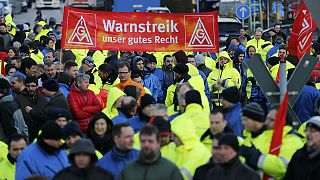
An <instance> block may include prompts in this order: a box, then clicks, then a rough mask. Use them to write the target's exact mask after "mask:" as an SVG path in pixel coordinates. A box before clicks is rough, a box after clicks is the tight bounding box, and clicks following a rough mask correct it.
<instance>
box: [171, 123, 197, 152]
mask: <svg viewBox="0 0 320 180" xmlns="http://www.w3.org/2000/svg"><path fill="white" fill-rule="evenodd" d="M171 130H172V132H173V133H174V134H176V135H177V136H178V137H179V138H180V140H181V142H182V143H183V145H182V146H184V149H186V150H190V149H192V148H193V147H194V146H196V145H197V143H198V142H199V137H198V136H197V134H196V131H195V128H194V126H193V124H192V122H191V121H190V120H189V119H188V120H185V119H183V120H182V119H179V120H178V121H177V120H175V121H173V122H172V126H171Z"/></svg>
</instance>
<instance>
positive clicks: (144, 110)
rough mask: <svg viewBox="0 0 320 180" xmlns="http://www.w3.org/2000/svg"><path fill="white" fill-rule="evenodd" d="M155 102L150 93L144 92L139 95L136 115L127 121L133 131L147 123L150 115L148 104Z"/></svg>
mask: <svg viewBox="0 0 320 180" xmlns="http://www.w3.org/2000/svg"><path fill="white" fill-rule="evenodd" d="M155 103H156V101H155V99H154V98H153V97H152V96H151V95H150V94H145V95H144V96H142V97H141V102H140V108H139V110H138V115H137V116H134V117H133V118H131V119H129V121H128V123H129V124H130V126H131V127H132V128H133V130H134V133H137V132H139V131H140V130H141V128H142V127H143V126H145V125H147V123H148V121H149V119H150V117H151V112H150V105H151V104H155Z"/></svg>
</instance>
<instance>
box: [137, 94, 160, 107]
mask: <svg viewBox="0 0 320 180" xmlns="http://www.w3.org/2000/svg"><path fill="white" fill-rule="evenodd" d="M154 103H156V101H155V100H154V98H153V97H152V96H151V95H150V94H145V95H144V96H142V97H141V100H140V109H141V110H143V109H144V108H145V107H146V106H148V105H150V104H154Z"/></svg>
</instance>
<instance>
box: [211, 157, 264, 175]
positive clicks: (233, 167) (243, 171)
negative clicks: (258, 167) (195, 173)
mask: <svg viewBox="0 0 320 180" xmlns="http://www.w3.org/2000/svg"><path fill="white" fill-rule="evenodd" d="M206 179H207V180H211V179H217V180H260V177H259V175H258V174H257V173H256V172H254V171H253V170H252V169H250V168H249V167H248V166H246V165H244V164H242V163H241V161H240V160H239V156H235V157H234V158H233V159H231V160H230V161H229V162H228V163H226V164H222V165H220V166H215V167H213V168H212V169H211V170H210V171H209V172H208V174H207V176H206Z"/></svg>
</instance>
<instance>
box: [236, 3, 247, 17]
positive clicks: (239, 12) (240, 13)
mask: <svg viewBox="0 0 320 180" xmlns="http://www.w3.org/2000/svg"><path fill="white" fill-rule="evenodd" d="M236 16H237V17H238V18H239V19H242V20H244V19H248V18H249V16H250V8H249V6H247V5H239V6H238V7H237V9H236Z"/></svg>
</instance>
